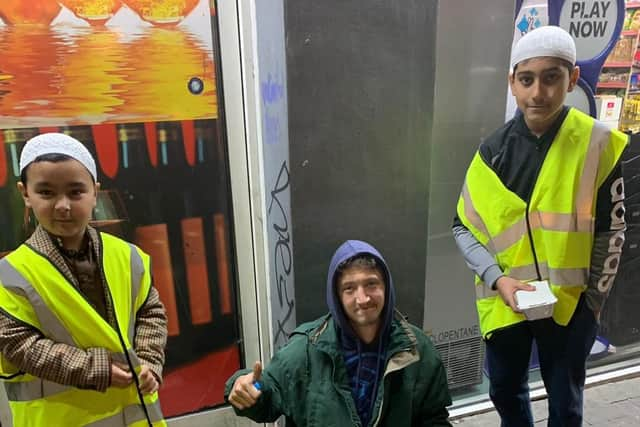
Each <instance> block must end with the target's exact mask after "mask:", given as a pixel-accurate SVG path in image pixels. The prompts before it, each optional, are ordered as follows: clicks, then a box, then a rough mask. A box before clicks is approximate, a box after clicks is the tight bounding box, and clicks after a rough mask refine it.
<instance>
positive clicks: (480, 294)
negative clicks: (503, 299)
mask: <svg viewBox="0 0 640 427" xmlns="http://www.w3.org/2000/svg"><path fill="white" fill-rule="evenodd" d="M496 295H498V292H497V291H494V290H492V289H491V288H489V286H487V285H486V284H485V283H478V284H477V285H476V299H483V298H491V297H495V296H496Z"/></svg>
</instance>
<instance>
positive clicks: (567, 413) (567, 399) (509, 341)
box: [486, 295, 598, 427]
mask: <svg viewBox="0 0 640 427" xmlns="http://www.w3.org/2000/svg"><path fill="white" fill-rule="evenodd" d="M597 330H598V324H597V321H596V319H595V316H594V314H593V311H592V310H591V309H589V307H587V304H586V302H585V298H584V295H583V296H582V297H581V298H580V301H579V302H578V306H577V307H576V311H575V313H574V314H573V317H572V318H571V321H570V322H569V324H568V325H567V326H559V325H557V324H556V323H555V322H554V321H553V320H552V319H543V320H536V321H532V322H528V321H525V322H522V323H518V324H517V325H514V326H511V327H508V328H505V329H502V330H499V331H496V332H495V333H494V334H493V335H492V336H491V337H490V338H489V339H488V340H487V342H486V348H487V364H488V369H489V377H490V378H489V379H490V383H491V387H490V390H489V395H490V396H491V400H492V401H493V404H494V406H495V407H496V410H497V411H498V413H499V414H500V418H501V420H502V423H501V425H502V427H529V426H533V417H532V415H531V404H530V401H529V385H528V383H527V381H528V379H529V357H530V355H531V345H532V342H533V340H534V339H535V340H536V345H537V347H538V356H539V360H540V371H541V374H542V379H543V381H544V386H545V388H546V390H547V395H548V401H549V421H548V424H547V425H548V426H549V427H574V426H576V427H577V426H581V425H582V397H583V391H584V381H585V369H586V360H587V356H588V355H589V351H590V350H591V347H592V346H593V342H594V340H595V337H596V333H597Z"/></svg>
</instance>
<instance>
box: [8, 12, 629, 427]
mask: <svg viewBox="0 0 640 427" xmlns="http://www.w3.org/2000/svg"><path fill="white" fill-rule="evenodd" d="M33 3H34V2H25V1H22V2H21V1H18V0H8V1H3V2H2V4H1V5H0V19H1V20H2V21H1V22H0V51H1V52H2V55H1V56H0V142H1V143H2V149H1V150H0V254H1V255H0V256H4V255H6V254H7V253H9V252H10V251H11V250H13V249H14V248H15V247H16V245H18V244H19V243H20V242H22V241H23V240H24V239H25V237H26V236H27V231H26V230H25V229H24V226H23V212H24V211H23V204H22V200H21V198H20V196H19V194H18V192H17V189H16V182H17V180H18V172H17V167H18V166H17V162H18V156H19V153H20V150H21V148H22V146H23V145H24V143H25V141H26V140H27V139H29V138H30V137H31V136H34V135H36V134H37V133H40V132H44V131H59V132H66V133H69V134H70V135H72V136H75V137H76V138H78V139H79V140H81V141H82V142H83V143H85V144H86V145H87V147H88V148H89V150H90V151H91V152H92V153H93V154H94V156H95V157H96V158H97V160H98V165H99V176H100V181H101V182H102V191H101V192H100V194H99V203H98V208H97V209H96V212H95V221H94V225H95V226H96V227H98V228H100V229H102V230H104V231H107V232H110V233H113V234H116V235H119V236H122V237H123V238H125V239H127V240H129V241H132V242H135V243H136V244H138V245H139V246H140V247H141V248H143V249H144V250H145V251H147V252H148V253H149V254H151V255H152V258H153V276H154V283H155V286H156V287H157V288H158V290H159V292H160V294H161V298H162V300H163V301H164V303H165V305H166V308H167V313H168V316H169V335H170V338H169V344H168V347H167V364H166V368H165V369H166V371H165V384H164V386H163V388H162V390H161V401H162V406H163V410H164V412H165V415H166V416H168V417H175V418H174V419H173V420H172V425H175V426H186V425H190V426H191V425H206V423H207V422H209V421H210V420H211V419H214V420H215V422H219V423H221V425H223V424H224V422H225V421H224V420H226V419H230V417H233V415H232V411H231V410H230V409H229V408H228V407H226V408H225V407H224V405H223V396H222V389H223V385H224V381H225V380H226V379H227V378H228V377H229V376H230V375H231V374H232V373H233V372H234V371H235V370H236V369H238V368H239V367H242V366H245V365H246V363H247V360H249V361H250V362H253V361H254V360H257V359H258V358H263V359H265V360H266V359H268V355H269V354H271V353H272V351H273V350H274V349H275V348H278V347H279V346H280V345H282V344H283V342H284V341H283V340H284V339H283V336H286V333H287V332H290V330H291V329H292V325H293V324H300V323H302V322H305V321H308V320H311V319H314V318H316V317H318V316H320V315H322V314H324V313H326V312H327V307H326V303H325V297H324V295H325V286H326V272H327V268H328V264H329V260H330V258H331V255H332V254H333V251H334V250H335V249H336V248H337V247H338V245H339V244H340V243H341V242H343V241H344V240H347V239H362V240H366V241H369V242H371V243H372V244H373V245H374V246H376V247H378V248H379V249H380V251H381V252H382V254H383V255H384V256H385V258H386V259H387V261H388V263H389V266H390V269H391V273H392V275H393V277H394V282H395V286H396V289H397V308H398V309H399V310H400V311H401V312H403V313H404V314H405V315H407V316H408V318H409V321H410V322H412V323H414V324H416V325H418V326H421V327H422V328H423V329H424V330H425V332H426V333H427V334H429V335H430V336H431V337H432V340H433V341H434V343H435V345H436V347H437V349H438V350H439V352H440V353H441V355H442V358H443V361H444V362H445V365H446V367H447V372H448V376H449V386H450V388H451V390H452V394H453V397H454V400H455V402H454V407H455V408H454V409H455V410H458V409H460V410H464V407H465V406H466V405H469V404H471V403H474V402H478V401H483V400H486V399H488V396H487V390H488V381H487V378H486V373H485V368H484V345H483V342H482V340H481V338H480V333H479V328H478V320H477V313H476V308H475V292H474V289H473V276H472V274H471V272H470V270H469V269H468V268H467V266H466V265H465V263H464V261H463V259H462V257H461V255H460V253H459V251H458V249H457V247H456V245H455V242H454V240H453V237H452V235H451V225H452V219H453V216H454V214H455V207H456V203H457V200H458V196H459V192H460V189H461V187H462V182H463V179H464V173H465V171H466V168H467V166H468V164H469V162H470V160H471V157H472V155H473V154H474V152H475V150H476V149H477V147H478V145H479V144H480V143H481V142H482V141H483V140H484V139H485V138H486V137H487V136H488V135H490V134H491V133H492V132H493V130H495V129H497V128H498V127H499V126H500V125H501V124H502V123H504V118H505V110H506V108H507V107H506V105H505V100H506V99H507V85H506V78H507V72H508V62H509V58H508V56H509V51H510V47H511V43H512V41H513V36H514V0H490V1H487V2H483V6H482V11H481V12H480V11H478V10H477V9H478V8H477V0H452V1H446V2H442V1H441V2H438V1H432V2H415V1H411V0H399V1H396V2H371V1H370V0H357V1H352V2H339V1H335V2H316V1H311V0H309V1H282V2H279V3H278V5H279V6H278V7H283V10H282V11H281V10H279V9H278V8H274V7H271V6H269V7H268V6H267V5H266V3H262V4H261V5H259V6H256V5H255V4H253V3H252V2H251V1H239V2H220V8H221V9H224V14H223V11H222V10H220V9H218V8H217V7H215V2H214V1H208V0H199V1H198V0H190V1H182V0H181V1H174V0H166V1H163V2H152V1H133V0H130V1H129V0H123V1H119V0H113V1H111V0H108V1H105V0H84V1H81V0H78V1H59V2H58V1H54V0H38V1H36V2H35V3H38V5H40V6H41V7H40V8H32V7H31V8H30V7H28V6H27V5H31V4H33ZM222 3H224V4H222ZM515 3H520V4H521V3H522V2H515ZM630 3H631V2H630ZM629 7H631V6H629ZM274 10H275V12H274ZM638 10H640V7H639V8H638ZM269 13H271V14H272V15H269ZM275 15H278V16H277V18H278V19H275V18H276V16H275ZM222 16H224V17H225V18H224V19H223V18H221V17H222ZM280 20H284V25H282V24H279V22H280ZM630 22H633V19H630ZM278 25H280V26H281V27H282V26H283V27H284V28H276V27H277V26H278ZM631 25H633V24H632V23H630V24H629V26H630V27H629V28H628V29H626V30H625V32H623V33H622V39H621V41H622V42H624V40H626V39H634V40H635V43H636V44H637V38H638V36H637V32H636V33H634V34H633V35H632V34H631V32H630V31H631V30H632V28H631ZM280 32H284V34H283V35H282V36H281V35H280ZM285 41H286V42H285ZM278 43H281V46H280V45H279V44H278ZM285 43H286V44H285ZM625 43H626V42H625ZM622 44H624V43H622ZM627 44H628V43H627ZM623 47H624V46H621V47H619V48H616V50H615V52H616V53H615V54H616V55H622V54H623V53H625V52H626V53H627V54H628V53H629V52H627V51H624V52H623V50H624V49H623ZM280 55H281V56H282V58H280ZM274 58H276V59H274ZM620 58H622V57H620ZM625 58H626V57H625ZM280 59H282V62H283V63H284V65H282V64H281V63H280V62H279V61H280ZM618 62H620V63H622V62H623V61H622V59H620V60H618V59H616V61H613V59H612V60H611V61H610V62H609V63H608V65H610V66H611V67H609V69H608V68H605V69H604V70H603V73H602V74H601V78H602V79H604V78H607V79H609V80H608V82H610V83H612V82H614V81H617V80H615V79H618V80H619V79H620V77H616V76H614V75H613V73H614V72H619V70H618V68H620V67H614V66H613V65H620V64H618ZM627 62H628V61H626V62H624V65H625V66H627V65H628V66H629V69H630V70H633V68H632V67H633V60H632V62H631V63H629V64H627ZM280 68H284V69H280ZM610 69H613V70H614V71H610ZM616 70H618V71H616ZM223 71H224V72H223ZM607 72H609V74H606V73H607ZM630 73H631V74H630V76H629V82H630V83H629V84H627V87H626V88H625V89H624V90H625V91H626V93H625V96H626V98H625V99H627V101H625V102H624V104H623V106H622V107H620V110H621V111H622V113H621V114H622V115H621V117H630V114H631V109H632V107H631V105H633V104H632V100H633V98H631V97H630V96H631V92H632V91H633V90H634V89H633V88H634V87H635V86H633V83H632V82H633V72H632V71H631V72H630ZM602 76H604V77H602ZM606 86H607V85H606V84H605V85H604V86H602V89H603V91H604V89H605V87H606ZM608 89H616V90H618V89H620V88H608ZM598 94H600V91H598ZM603 94H604V92H603ZM612 95H613V96H620V97H622V95H620V94H617V93H613V94H612ZM604 105H606V104H604ZM612 108H614V109H615V108H616V105H613V106H612ZM620 124H622V119H621V121H620ZM625 130H629V131H633V129H631V128H628V129H625ZM634 141H635V143H634ZM636 144H640V141H636V140H635V136H632V144H631V148H630V150H629V151H628V153H627V154H626V156H627V157H626V158H625V161H626V163H625V165H626V172H625V173H627V174H628V179H627V201H628V202H627V221H628V223H629V224H630V225H629V230H628V233H627V241H626V243H625V245H626V247H625V256H624V258H623V259H621V261H620V262H621V267H620V273H619V274H618V278H617V279H616V282H615V284H614V286H613V288H612V289H613V290H612V293H611V296H610V298H609V301H608V302H607V305H606V309H605V311H604V312H603V313H602V319H601V331H600V334H599V339H598V345H597V346H595V347H594V350H593V355H592V357H591V360H590V362H589V366H590V372H591V373H596V372H601V371H606V370H611V369H615V368H617V367H620V366H624V365H625V364H633V363H635V364H637V362H638V359H639V357H640V316H639V315H638V313H637V312H636V311H634V308H635V307H637V306H638V303H640V300H639V299H638V298H640V293H639V292H638V287H637V286H636V282H635V281H634V278H635V272H636V271H635V270H636V269H637V268H639V267H640V262H639V261H638V260H637V259H636V258H637V254H636V252H637V249H638V244H637V243H638V239H640V236H638V237H637V238H636V235H637V234H639V233H638V230H636V228H635V227H636V225H635V222H637V217H640V215H636V214H637V213H638V211H639V210H638V209H637V207H638V206H640V203H637V202H636V199H635V187H636V186H637V183H636V178H637V176H636V175H637V171H636V166H635V159H636V157H638V158H640V150H638V149H637V148H636ZM637 181H638V182H640V179H638V180H637ZM293 271H295V276H294V275H293ZM294 320H295V322H294ZM285 323H286V324H285ZM531 370H532V374H531V383H532V385H533V386H534V388H535V387H538V388H539V387H540V386H541V384H540V381H539V374H538V371H537V361H536V356H535V354H532V359H531ZM207 409H217V410H214V411H213V413H212V412H210V411H209V412H205V413H202V412H203V411H205V410H207ZM198 413H201V415H197V414H198ZM188 414H195V415H192V416H190V417H189V416H188V417H186V418H185V417H183V416H184V415H188ZM212 414H213V415H212ZM209 417H213V418H209ZM227 417H229V418H227ZM3 425H4V424H3Z"/></svg>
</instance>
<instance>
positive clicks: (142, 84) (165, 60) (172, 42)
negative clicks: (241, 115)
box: [120, 28, 218, 120]
mask: <svg viewBox="0 0 640 427" xmlns="http://www.w3.org/2000/svg"><path fill="white" fill-rule="evenodd" d="M123 59H124V60H125V63H124V67H125V68H127V69H131V70H135V73H132V74H131V75H130V76H129V78H128V79H127V81H126V83H125V84H124V85H123V86H122V87H121V90H122V92H121V94H120V98H121V99H122V101H123V102H124V105H125V106H126V107H127V110H126V111H127V113H128V114H133V115H139V116H142V117H145V116H152V117H158V120H184V119H190V118H191V119H197V118H217V117H218V108H217V107H218V98H217V90H216V77H215V66H214V63H213V58H212V54H211V52H207V49H206V48H205V47H203V46H201V45H200V44H199V42H198V41H197V40H196V39H195V38H194V37H193V36H191V35H190V34H189V33H185V32H182V31H174V30H170V29H164V28H150V29H149V31H148V32H147V33H146V34H145V35H144V36H143V37H141V38H139V39H137V40H135V41H133V42H132V43H131V46H130V47H129V48H128V50H127V55H126V56H125V57H124V58H123ZM194 77H195V78H197V79H200V80H201V81H202V83H203V85H204V90H203V92H202V93H200V94H199V95H196V94H193V93H191V92H190V91H189V81H190V80H191V79H192V78H194Z"/></svg>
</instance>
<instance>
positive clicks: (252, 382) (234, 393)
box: [229, 362, 262, 409]
mask: <svg viewBox="0 0 640 427" xmlns="http://www.w3.org/2000/svg"><path fill="white" fill-rule="evenodd" d="M261 377H262V364H261V363H260V362H256V363H255V365H253V372H251V373H248V374H246V375H241V376H239V377H238V378H237V379H236V382H235V383H233V388H232V389H231V393H230V394H229V403H231V404H232V405H233V406H235V407H236V408H238V409H248V408H250V407H252V406H253V405H255V404H256V402H257V401H258V399H259V398H260V396H261V395H262V391H261V389H262V383H261V382H260V378H261Z"/></svg>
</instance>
